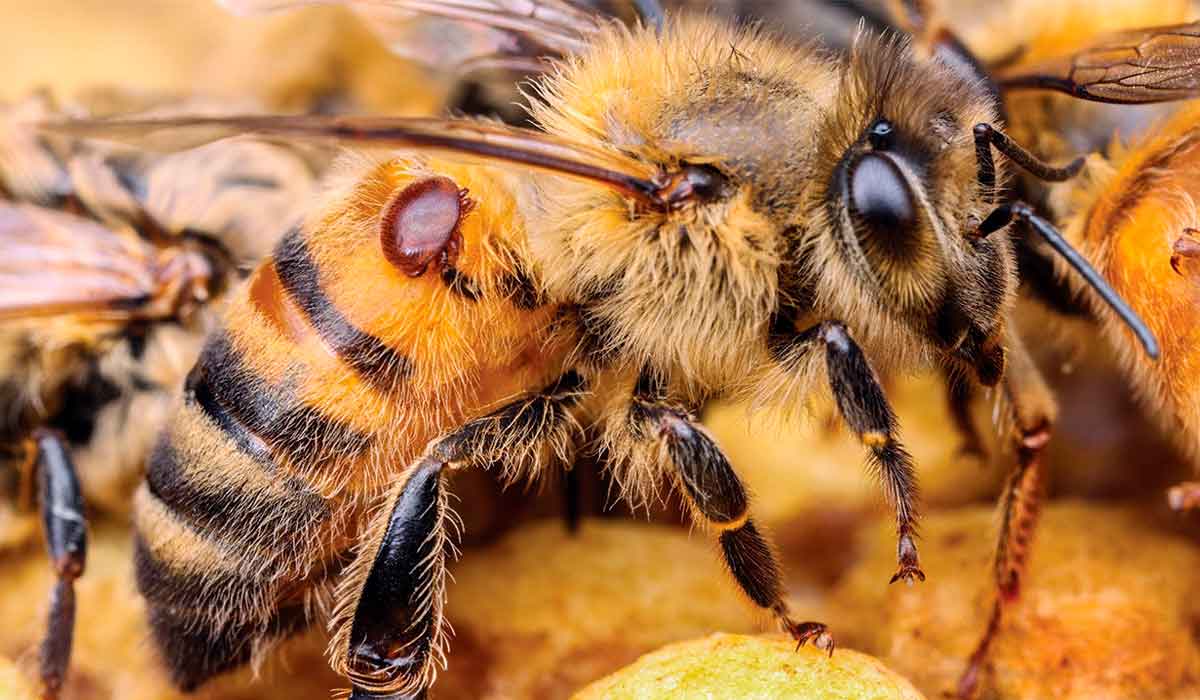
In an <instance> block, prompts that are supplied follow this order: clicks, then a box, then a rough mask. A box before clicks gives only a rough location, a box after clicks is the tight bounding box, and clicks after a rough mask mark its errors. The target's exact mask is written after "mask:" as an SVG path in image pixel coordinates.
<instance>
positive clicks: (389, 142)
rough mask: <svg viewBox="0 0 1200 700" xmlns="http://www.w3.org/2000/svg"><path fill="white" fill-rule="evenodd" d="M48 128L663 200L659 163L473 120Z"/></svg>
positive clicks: (98, 123) (273, 120) (265, 120)
mask: <svg viewBox="0 0 1200 700" xmlns="http://www.w3.org/2000/svg"><path fill="white" fill-rule="evenodd" d="M42 126H43V128H46V129H49V130H52V131H56V132H60V133H66V134H70V135H76V136H93V137H100V138H110V139H117V140H123V141H127V142H129V141H131V142H132V143H135V144H139V145H144V146H147V147H150V148H158V149H168V150H172V149H173V150H181V149H186V148H192V147H195V146H199V145H202V144H205V143H209V142H212V141H215V140H218V139H221V138H225V137H229V136H235V135H243V134H248V135H254V136H258V137H261V138H266V139H278V140H282V141H285V142H286V141H294V140H300V141H314V142H327V143H334V144H342V145H351V146H360V147H375V148H389V149H410V150H416V151H425V152H439V153H444V154H448V155H459V156H464V157H467V158H469V159H471V160H484V161H490V162H493V163H501V164H519V165H522V166H525V167H529V168H534V169H537V170H542V171H546V172H551V173H555V174H559V175H567V176H570V177H575V178H580V179H584V180H590V181H592V182H597V183H600V184H602V185H604V186H606V187H608V188H610V189H613V190H616V191H618V192H621V193H622V194H625V195H628V196H630V197H634V198H637V199H641V200H642V201H645V202H648V203H650V204H653V205H655V206H661V205H662V204H663V202H662V201H661V199H660V197H659V194H658V193H659V189H660V188H659V185H658V183H656V182H655V179H654V178H655V177H656V175H657V172H656V170H655V169H654V167H653V166H651V165H649V164H647V163H644V162H642V161H639V160H636V159H634V158H631V157H629V156H626V155H624V154H622V153H620V152H618V151H616V150H613V149H607V148H604V147H602V146H601V145H599V144H597V145H590V144H584V143H577V142H572V141H567V140H564V139H561V138H558V137H556V136H553V135H551V134H546V133H543V132H540V131H533V130H531V129H521V128H518V127H512V126H507V125H503V124H495V123H491V122H483V121H473V120H466V119H423V118H407V117H361V116H360V117H339V116H330V115H296V116H259V115H255V116H240V117H168V118H163V119H120V120H104V119H101V120H67V121H59V122H47V123H45V124H43V125H42Z"/></svg>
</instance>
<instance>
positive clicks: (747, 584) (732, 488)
mask: <svg viewBox="0 0 1200 700" xmlns="http://www.w3.org/2000/svg"><path fill="white" fill-rule="evenodd" d="M662 393H663V392H662V386H661V383H660V382H659V381H657V380H656V379H655V378H654V377H653V375H652V374H650V373H648V372H645V371H643V373H642V375H641V377H640V378H639V380H638V385H637V388H636V389H635V390H634V397H633V401H632V403H631V404H630V408H629V415H628V420H627V421H623V424H624V425H625V426H628V427H629V429H630V431H631V433H632V434H631V435H630V436H629V437H631V438H632V439H633V440H635V441H639V442H643V443H652V444H653V443H656V444H658V445H661V446H662V447H663V448H664V449H663V450H662V451H661V452H657V451H652V452H649V453H648V454H665V455H666V456H667V457H668V459H670V461H671V466H672V467H674V471H675V476H676V478H677V483H678V484H679V486H680V487H681V488H680V492H681V493H682V495H683V497H684V499H685V500H686V501H687V503H688V504H689V506H690V509H691V511H692V513H693V518H694V519H695V520H696V521H697V522H699V523H703V524H705V525H708V526H709V527H711V528H713V529H714V530H717V531H719V532H720V536H719V539H720V544H721V552H722V554H723V555H724V557H725V563H726V565H728V567H729V571H730V573H731V574H733V578H734V580H736V581H737V583H738V586H740V587H741V589H742V591H743V592H745V594H746V596H747V597H749V598H750V600H751V601H753V602H754V604H755V605H758V606H759V607H761V608H763V609H765V610H768V611H770V612H771V613H772V614H773V615H774V616H775V617H776V619H778V621H779V623H780V626H781V627H783V629H785V630H786V631H787V632H788V633H789V634H791V635H792V637H793V638H794V639H795V640H796V643H797V645H799V646H802V645H804V644H805V643H806V642H809V641H812V642H813V645H814V646H816V647H817V648H819V649H825V650H828V651H829V653H830V654H832V653H833V647H834V641H833V636H832V635H830V634H829V632H828V630H827V628H826V627H825V625H824V624H822V623H819V622H796V621H794V620H792V618H791V615H790V612H789V610H788V606H787V603H786V602H785V601H784V587H783V576H782V574H781V572H780V566H779V561H778V559H777V558H776V556H775V553H774V552H773V551H772V548H771V545H770V544H769V543H768V542H767V540H766V538H765V537H764V536H763V535H762V533H761V532H759V530H758V527H757V526H756V525H755V524H754V521H753V520H752V519H751V518H750V516H749V498H748V497H747V495H746V489H745V487H744V486H743V485H742V482H741V480H740V479H739V478H738V476H737V473H735V472H734V471H733V467H732V466H730V464H729V460H728V459H727V458H726V457H725V454H724V453H723V452H722V451H721V448H720V447H718V446H717V444H716V442H715V441H714V440H713V438H712V436H710V435H709V434H708V432H707V431H705V430H704V428H703V427H701V426H700V425H698V424H697V423H696V422H695V421H694V419H693V418H692V417H691V416H690V415H689V414H688V412H687V411H685V410H684V409H682V408H679V407H677V406H673V405H671V404H669V403H667V402H666V401H665V399H664V398H663V397H662Z"/></svg>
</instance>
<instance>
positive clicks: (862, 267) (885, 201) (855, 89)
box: [811, 36, 1016, 384]
mask: <svg viewBox="0 0 1200 700" xmlns="http://www.w3.org/2000/svg"><path fill="white" fill-rule="evenodd" d="M844 71H845V72H844V74H843V75H842V77H841V81H840V90H839V94H838V100H837V106H836V107H835V108H834V109H832V110H831V111H830V112H829V114H828V116H827V118H826V119H825V120H823V122H822V124H821V136H820V138H819V140H818V146H817V150H818V152H819V153H821V154H822V158H824V161H823V162H822V163H821V164H820V165H819V166H818V167H817V173H818V175H817V178H818V180H819V181H820V182H822V183H823V188H822V191H820V192H818V193H816V195H817V196H815V197H814V198H813V200H811V206H812V207H813V208H814V209H815V210H816V211H815V212H814V214H813V216H812V218H813V219H814V220H818V221H820V222H822V227H823V231H824V232H825V233H826V234H827V239H828V240H826V241H823V242H821V243H819V244H817V245H815V248H816V249H817V251H818V252H817V255H816V257H817V258H818V259H819V260H820V263H818V264H819V266H820V267H821V268H822V269H821V270H820V271H819V273H818V274H817V275H816V276H814V279H818V281H817V282H816V285H817V286H818V287H823V288H821V289H818V290H817V291H818V296H819V297H820V298H822V299H824V300H826V301H827V302H828V303H829V305H831V306H834V307H837V306H839V305H840V306H845V305H846V302H844V301H839V300H840V299H845V298H846V297H847V296H848V297H850V298H853V299H855V300H856V301H855V302H854V306H855V312H856V313H857V314H858V315H859V316H860V317H861V316H862V315H863V314H870V315H871V316H872V317H875V318H881V319H883V318H886V319H888V321H889V322H891V323H892V324H893V325H897V326H900V327H902V328H903V329H904V330H906V331H907V332H908V333H910V334H911V335H914V336H916V337H917V338H918V339H920V340H922V341H925V344H926V346H932V348H933V349H934V350H935V352H936V353H937V354H942V355H943V356H948V357H949V358H952V359H954V360H957V361H960V362H963V363H965V364H966V365H968V366H969V367H970V368H972V369H973V370H974V371H975V373H976V374H977V376H978V378H979V379H980V381H981V382H983V383H985V384H993V383H995V382H996V381H998V380H999V378H1000V375H1001V372H1002V370H1003V362H1004V355H1003V348H1002V346H1001V343H1000V340H999V339H1000V337H1001V335H1002V331H1003V319H1004V316H1005V313H1006V311H1007V309H1008V306H1009V305H1010V304H1011V302H1012V299H1013V294H1014V291H1015V287H1016V278H1015V267H1014V263H1013V254H1012V251H1011V244H1010V242H1009V240H1008V239H1007V238H1006V237H1004V236H995V237H987V238H984V237H980V236H978V235H976V230H977V229H978V225H979V222H980V221H982V220H983V218H984V217H986V216H987V215H988V213H989V212H990V211H991V208H992V207H993V203H992V201H991V198H992V196H993V195H994V192H993V191H992V188H990V187H983V186H981V185H980V183H979V181H978V162H977V160H976V154H975V140H974V133H973V128H974V125H975V124H977V123H980V122H993V121H995V120H996V105H995V103H994V101H993V99H992V97H991V96H990V95H989V93H988V92H987V91H986V90H985V89H983V88H982V86H980V85H978V84H976V83H973V82H971V81H970V80H968V79H964V78H963V77H962V76H961V75H959V74H956V73H954V72H953V71H952V70H950V69H949V68H947V67H945V66H943V65H941V64H939V63H937V62H935V61H920V60H918V59H916V58H915V57H914V56H913V55H912V52H911V51H910V50H909V48H908V47H907V45H905V44H903V43H900V42H896V41H885V40H881V39H878V38H874V37H870V36H867V37H860V39H859V41H858V43H857V44H856V46H855V49H854V52H853V54H852V57H851V60H850V61H849V62H848V63H847V65H846V67H845V69H844ZM833 287H836V290H835V289H833ZM863 300H868V301H867V302H864V301H863ZM880 325H882V324H880Z"/></svg>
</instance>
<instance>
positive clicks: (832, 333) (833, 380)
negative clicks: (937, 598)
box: [795, 321, 925, 584]
mask: <svg viewBox="0 0 1200 700" xmlns="http://www.w3.org/2000/svg"><path fill="white" fill-rule="evenodd" d="M795 342H796V343H798V344H806V343H812V342H821V343H823V344H824V346H825V366H826V370H827V372H828V373H829V386H830V388H831V389H832V391H833V397H834V399H835V400H836V402H837V406H838V411H839V412H840V413H841V414H842V418H843V419H844V420H845V421H846V423H847V425H849V427H850V429H851V430H852V431H853V432H854V434H855V435H857V436H858V438H859V440H860V441H862V443H863V444H864V445H865V446H866V447H868V448H870V450H871V454H870V460H871V465H872V468H873V469H875V470H877V471H878V473H879V474H880V476H881V477H882V478H883V484H884V491H885V493H886V494H887V497H888V501H889V502H890V503H891V504H892V507H893V508H894V509H895V512H896V534H897V543H896V558H897V561H898V563H899V567H898V568H897V570H896V573H895V574H894V575H893V576H892V579H891V583H895V582H896V581H900V580H902V579H903V580H904V581H906V582H908V583H909V584H912V583H913V582H914V581H924V580H925V572H923V571H921V564H920V560H919V558H918V556H917V546H916V543H915V542H914V539H913V538H914V536H915V535H916V522H917V505H916V499H917V483H916V474H915V473H914V470H913V463H912V457H911V456H910V455H909V454H908V451H907V450H905V449H904V446H903V445H901V444H900V442H899V441H898V440H897V439H896V433H897V431H898V429H899V425H898V421H897V420H896V414H895V412H894V411H893V410H892V407H891V404H889V403H888V400H887V397H886V396H884V393H883V387H881V386H880V384H879V379H878V377H877V376H876V375H875V371H874V370H872V369H871V365H870V363H868V362H867V358H866V356H865V355H863V352H862V350H861V349H860V348H859V347H858V344H857V343H855V342H854V339H853V338H851V337H850V333H849V331H847V330H846V327H845V326H844V325H842V324H841V323H839V322H837V321H825V322H823V323H820V324H818V325H816V326H813V327H812V328H809V329H808V330H805V331H803V332H801V333H800V335H799V336H798V337H797V338H796V341H795Z"/></svg>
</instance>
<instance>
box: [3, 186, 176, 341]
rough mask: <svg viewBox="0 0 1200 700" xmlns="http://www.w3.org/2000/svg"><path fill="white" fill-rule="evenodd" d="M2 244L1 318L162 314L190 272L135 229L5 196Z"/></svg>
mask: <svg viewBox="0 0 1200 700" xmlns="http://www.w3.org/2000/svg"><path fill="white" fill-rule="evenodd" d="M0 250H2V251H3V255H0V321H4V320H12V319H18V318H32V317H37V316H53V315H66V314H71V315H80V316H85V317H89V318H96V319H104V320H117V321H120V320H133V319H148V318H156V317H161V316H162V315H163V314H165V313H172V312H173V310H174V309H175V308H176V306H175V305H174V303H173V301H174V300H171V299H167V297H170V296H173V295H174V293H175V292H177V291H178V290H179V286H178V284H177V283H178V282H179V281H180V280H181V279H182V278H181V276H180V275H179V274H178V273H181V272H186V270H182V269H180V268H179V267H178V266H177V263H178V262H180V261H181V260H182V258H178V257H175V256H170V255H166V256H164V255H163V254H162V251H160V250H159V249H157V248H155V247H154V246H152V245H150V244H149V243H147V242H146V241H143V240H141V239H139V238H138V237H137V236H135V235H123V234H121V233H118V232H115V231H113V230H112V229H109V228H108V227H106V226H102V225H100V224H97V223H95V222H94V221H91V220H89V219H85V218H83V217H79V216H75V215H73V214H67V213H64V212H60V211H55V210H52V209H45V208H42V207H38V206H35V205H31V204H11V203H7V202H0ZM164 302H169V303H166V304H164Z"/></svg>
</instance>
